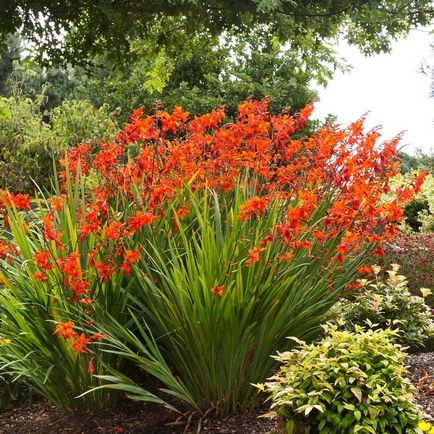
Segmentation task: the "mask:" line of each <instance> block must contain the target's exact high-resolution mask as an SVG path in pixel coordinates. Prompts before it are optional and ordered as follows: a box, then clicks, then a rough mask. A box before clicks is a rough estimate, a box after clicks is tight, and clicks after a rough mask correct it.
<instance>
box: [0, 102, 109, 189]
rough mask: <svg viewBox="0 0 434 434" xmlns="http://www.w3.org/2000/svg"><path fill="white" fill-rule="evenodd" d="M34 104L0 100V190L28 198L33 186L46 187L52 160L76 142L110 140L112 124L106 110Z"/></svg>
mask: <svg viewBox="0 0 434 434" xmlns="http://www.w3.org/2000/svg"><path fill="white" fill-rule="evenodd" d="M43 100H44V95H43V94H42V95H39V97H38V98H36V99H35V101H32V100H31V99H29V98H23V97H21V96H19V95H16V96H13V97H10V98H0V189H9V190H11V191H15V192H22V193H30V194H33V193H34V191H35V190H36V186H35V184H37V185H38V186H39V187H40V188H41V189H42V190H49V189H50V188H51V180H50V176H51V175H52V173H53V165H54V164H53V162H54V161H57V160H58V158H59V157H61V156H62V155H63V153H64V152H65V150H66V149H67V148H68V147H70V146H75V145H76V144H77V143H80V142H83V141H88V142H96V141H97V140H110V139H111V138H113V136H114V133H115V130H116V124H115V122H114V120H113V116H111V115H110V114H109V112H108V110H107V107H106V106H103V107H101V108H99V109H95V108H94V107H93V106H92V105H91V104H90V103H89V102H88V101H69V102H68V101H65V102H63V103H62V104H61V105H60V106H59V107H56V108H54V109H53V110H52V112H45V113H42V112H41V104H42V102H43Z"/></svg>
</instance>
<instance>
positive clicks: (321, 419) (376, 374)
mask: <svg viewBox="0 0 434 434" xmlns="http://www.w3.org/2000/svg"><path fill="white" fill-rule="evenodd" d="M326 330H327V331H328V334H327V335H326V336H325V337H324V338H323V339H321V340H320V341H318V342H317V343H314V344H310V345H308V344H306V343H304V342H302V341H299V347H298V348H297V349H294V350H292V351H290V352H286V353H283V354H279V356H277V357H275V358H276V359H277V360H279V361H280V362H282V364H283V366H282V367H281V368H280V370H279V371H278V372H277V374H276V375H274V376H273V377H271V378H270V379H269V381H268V382H267V383H265V385H260V387H261V388H262V389H263V390H265V391H266V392H267V393H269V394H270V398H271V399H272V405H271V408H272V411H273V413H272V415H277V414H280V415H281V416H282V417H283V419H284V421H285V429H286V431H285V432H286V433H287V434H293V433H319V434H325V433H328V434H346V433H351V434H352V433H361V434H362V433H363V434H366V433H372V434H377V433H388V434H393V433H406V434H411V433H418V432H419V431H418V428H417V427H418V422H419V420H420V416H421V415H420V411H419V409H418V407H417V405H416V404H415V402H414V399H413V395H412V392H413V386H412V385H411V383H410V381H409V380H408V379H406V378H405V376H406V373H407V371H406V368H405V367H404V364H403V363H404V358H405V356H406V354H405V353H404V352H403V351H402V348H401V347H400V346H399V345H398V344H395V343H394V342H393V341H394V337H395V335H396V333H397V332H396V331H393V330H390V329H387V330H380V331H374V330H367V331H365V330H363V329H362V328H361V327H356V331H355V333H352V332H348V331H338V330H337V329H336V328H333V327H331V328H330V327H326Z"/></svg>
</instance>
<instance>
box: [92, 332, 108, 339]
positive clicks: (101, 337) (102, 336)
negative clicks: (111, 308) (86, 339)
mask: <svg viewBox="0 0 434 434" xmlns="http://www.w3.org/2000/svg"><path fill="white" fill-rule="evenodd" d="M106 337H107V336H106V335H104V334H102V333H99V332H98V333H94V334H93V335H92V336H91V337H90V338H91V339H92V340H93V341H97V340H101V339H105V338H106Z"/></svg>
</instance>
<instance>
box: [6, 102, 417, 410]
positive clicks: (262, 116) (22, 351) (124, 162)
mask: <svg viewBox="0 0 434 434" xmlns="http://www.w3.org/2000/svg"><path fill="white" fill-rule="evenodd" d="M267 106H268V102H267V101H266V100H263V101H259V102H258V101H246V102H245V103H243V104H241V105H240V106H239V114H238V116H237V119H236V121H234V122H228V123H226V124H223V119H224V116H225V114H224V109H223V108H220V109H217V110H214V111H212V112H211V113H208V114H206V115H203V116H199V117H195V118H193V119H191V120H189V118H188V113H185V112H183V111H182V109H180V108H179V107H175V109H174V110H173V112H171V113H168V112H166V111H162V110H160V109H159V107H158V106H156V107H155V108H154V110H153V111H152V112H151V113H150V114H145V113H144V110H143V109H139V110H136V111H135V112H134V113H133V115H132V117H131V120H130V122H129V123H128V124H127V125H126V126H125V128H124V129H123V130H122V131H121V132H120V133H119V134H118V135H117V137H116V139H115V141H113V142H102V143H100V144H99V146H98V147H97V149H95V148H92V146H90V145H89V144H86V143H85V144H82V145H79V146H77V147H75V148H73V149H71V150H70V151H68V153H67V155H66V157H65V158H64V159H62V161H61V163H62V165H63V166H64V170H63V172H62V173H60V174H59V182H58V183H57V184H56V190H57V195H56V196H55V197H52V198H50V199H49V200H45V199H44V198H42V197H41V198H39V199H37V200H36V201H34V204H33V207H32V206H31V203H30V201H29V197H28V196H26V195H22V194H12V193H9V192H6V191H5V192H2V207H3V213H4V215H5V217H6V219H5V228H4V230H3V235H4V239H3V241H2V242H1V244H0V255H1V259H2V268H1V270H0V278H1V282H2V286H3V287H2V291H1V302H2V311H1V315H2V317H1V319H2V323H1V328H0V333H1V335H2V337H4V338H8V339H10V341H11V342H10V344H9V345H8V351H7V352H5V353H2V355H1V357H2V360H3V362H4V364H7V365H8V368H9V369H10V370H14V369H15V372H16V374H17V375H21V376H23V377H26V378H27V379H28V380H29V381H30V382H31V383H33V385H34V386H35V388H36V390H38V391H39V393H41V394H42V395H44V396H47V397H48V398H49V399H50V400H51V401H53V402H54V403H55V404H56V405H58V406H60V407H64V408H74V409H78V408H89V407H94V408H95V407H99V406H105V405H110V403H113V401H114V400H115V399H116V396H115V393H113V389H116V390H124V391H126V392H128V393H129V394H130V396H133V397H135V398H136V399H141V400H150V401H154V402H160V403H163V399H164V400H165V402H166V405H176V406H179V407H180V408H185V407H187V408H188V409H190V410H196V411H199V412H202V413H203V412H205V411H207V410H209V409H214V410H215V411H216V412H218V413H219V414H227V413H229V412H232V411H236V410H237V409H239V408H248V407H252V406H254V405H255V403H256V401H257V399H258V397H257V393H256V391H255V389H254V388H253V387H252V386H251V384H252V383H258V382H261V381H264V380H265V379H266V377H267V376H268V375H269V374H270V372H271V369H272V368H273V366H274V365H275V361H273V359H272V358H270V356H269V355H270V354H274V353H275V352H276V351H278V350H285V349H287V348H288V346H289V345H290V343H289V341H288V340H287V339H286V337H287V336H290V335H292V336H297V337H299V338H302V339H306V340H310V339H313V338H314V337H315V336H317V335H318V333H319V332H320V330H321V329H320V324H321V323H322V322H323V321H324V320H325V318H326V317H327V315H328V312H329V309H330V308H331V307H332V306H333V304H334V303H336V301H337V300H338V299H339V298H340V296H341V295H342V293H343V292H344V291H345V290H347V289H351V288H354V285H355V284H354V280H355V279H356V278H357V277H360V273H359V271H360V266H361V265H362V264H363V263H364V261H365V260H366V256H367V254H368V253H371V252H372V251H375V253H376V254H378V255H381V254H382V248H381V243H383V242H384V241H385V240H388V239H390V238H391V237H393V236H395V235H396V233H397V231H398V228H397V223H398V222H399V221H400V220H401V219H402V216H403V213H402V205H403V204H404V203H405V202H406V201H408V200H409V199H411V198H412V197H413V195H414V192H415V191H417V190H418V189H419V188H420V185H421V183H422V182H423V175H420V176H417V177H415V178H414V179H409V180H408V181H407V183H406V184H405V185H403V186H402V187H401V190H400V194H398V195H397V196H396V197H391V196H390V197H389V199H387V198H386V199H385V193H388V189H389V186H388V180H389V178H390V177H391V176H393V175H395V174H396V173H397V170H398V168H397V167H398V162H397V161H396V154H397V151H396V146H397V139H394V140H392V141H390V142H385V143H382V144H380V143H379V141H378V139H379V133H378V132H377V131H370V132H367V133H365V132H364V131H363V121H358V122H355V123H353V124H352V125H350V127H349V128H348V129H347V130H340V129H338V128H336V127H334V126H332V125H330V126H327V127H325V128H323V129H321V130H319V131H318V132H317V133H315V134H314V135H313V136H310V137H304V136H303V133H302V128H303V126H304V125H305V123H306V121H307V119H308V116H309V115H310V113H311V111H312V106H310V105H308V106H306V107H305V108H304V109H303V110H301V111H300V113H298V114H296V115H294V116H290V115H289V114H287V113H284V114H282V115H273V116H272V115H270V114H269V113H268V111H267ZM295 134H297V137H298V138H297V139H294V138H293V136H294V135H295ZM23 331H24V332H23ZM126 360H127V361H129V362H133V363H135V365H136V366H137V367H138V368H140V369H141V370H142V371H143V372H144V373H147V374H150V375H151V376H153V377H154V378H156V379H157V380H158V381H159V382H160V384H161V390H160V391H157V392H155V391H154V393H153V394H152V393H150V392H149V391H147V390H145V388H141V387H139V386H138V385H136V384H135V383H134V382H133V380H132V379H131V378H129V377H128V375H127V374H128V373H127V372H126V371H125V370H124V369H123V363H124V362H125V361H126ZM101 374H103V375H101ZM104 383H106V387H101V386H104ZM110 388H111V389H110ZM89 389H92V391H91V392H89ZM78 395H80V396H81V397H80V398H78V399H76V397H77V396H78ZM168 395H171V396H172V398H171V399H170V400H168V399H167V396H168ZM167 401H170V402H169V403H167Z"/></svg>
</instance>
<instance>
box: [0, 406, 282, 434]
mask: <svg viewBox="0 0 434 434" xmlns="http://www.w3.org/2000/svg"><path fill="white" fill-rule="evenodd" d="M265 411H266V409H263V410H259V411H258V412H257V413H255V414H237V415H234V416H230V417H228V418H226V419H223V420H220V419H214V418H208V419H206V420H205V421H202V422H201V424H200V428H201V429H200V432H201V433H205V434H268V433H270V431H271V430H272V429H273V428H275V427H276V423H275V422H273V421H270V420H269V419H265V418H258V416H259V415H260V414H261V413H264V412H265ZM176 419H177V418H176V416H174V414H173V413H170V412H169V411H167V410H165V409H162V408H160V407H159V406H156V405H152V404H147V403H136V402H133V401H130V400H126V401H122V402H121V403H120V404H119V405H118V407H116V409H114V410H105V411H101V412H98V413H95V412H88V413H87V412H86V413H80V414H73V413H67V412H62V411H60V410H57V409H56V408H55V407H51V406H49V405H48V404H47V403H46V402H45V401H39V402H35V403H33V404H31V405H26V406H17V407H13V406H8V407H7V408H6V409H5V410H3V411H1V412H0V433H1V434H94V433H95V434H99V433H101V434H103V433H105V434H181V433H184V432H186V433H187V434H195V433H197V432H198V428H199V422H200V421H199V420H195V419H193V420H192V421H191V422H190V423H189V425H186V421H185V420H184V422H182V423H180V424H176V422H177V420H176Z"/></svg>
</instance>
